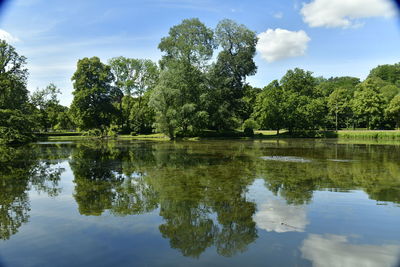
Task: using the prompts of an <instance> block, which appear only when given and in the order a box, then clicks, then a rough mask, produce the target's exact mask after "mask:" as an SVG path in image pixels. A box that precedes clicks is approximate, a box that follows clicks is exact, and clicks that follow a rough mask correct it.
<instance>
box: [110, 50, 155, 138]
mask: <svg viewBox="0 0 400 267" xmlns="http://www.w3.org/2000/svg"><path fill="white" fill-rule="evenodd" d="M109 64H110V66H111V71H112V72H113V74H114V76H115V85H116V86H117V87H118V88H120V89H121V91H122V92H123V93H124V99H122V102H123V103H122V104H121V109H122V117H123V118H122V119H123V121H124V122H125V125H126V128H127V130H128V131H131V130H132V129H131V120H133V124H134V125H136V126H135V127H134V129H133V130H135V131H137V132H141V128H143V127H142V126H140V125H142V124H143V122H141V115H143V110H142V109H143V108H146V107H145V106H144V105H143V104H142V97H143V95H144V94H145V93H146V92H147V91H149V90H150V89H152V88H154V86H155V85H156V83H157V79H158V75H159V70H158V67H157V65H156V64H155V63H154V62H153V61H151V60H148V59H134V58H125V57H116V58H112V59H111V60H110V61H109ZM132 97H135V98H137V100H138V101H136V102H137V107H136V109H135V110H136V115H135V116H134V117H132V116H131V114H132V104H133V103H132V102H134V101H133V100H132ZM137 125H139V126H137Z"/></svg>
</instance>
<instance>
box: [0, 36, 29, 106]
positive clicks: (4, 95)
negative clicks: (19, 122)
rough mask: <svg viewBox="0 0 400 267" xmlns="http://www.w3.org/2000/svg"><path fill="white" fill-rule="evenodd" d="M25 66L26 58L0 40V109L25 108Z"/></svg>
mask: <svg viewBox="0 0 400 267" xmlns="http://www.w3.org/2000/svg"><path fill="white" fill-rule="evenodd" d="M25 66H26V58H25V57H24V56H20V55H18V53H17V52H16V51H15V48H14V47H12V46H11V45H9V44H7V43H6V41H4V40H0V109H18V110H22V109H24V108H26V104H27V103H28V90H27V89H26V83H27V79H28V70H27V69H26V67H25Z"/></svg>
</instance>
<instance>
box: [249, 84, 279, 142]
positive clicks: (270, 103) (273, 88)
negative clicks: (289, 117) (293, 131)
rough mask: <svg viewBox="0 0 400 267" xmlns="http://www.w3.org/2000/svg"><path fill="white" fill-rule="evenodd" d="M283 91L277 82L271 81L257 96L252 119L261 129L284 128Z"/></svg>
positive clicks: (277, 131) (277, 129)
mask: <svg viewBox="0 0 400 267" xmlns="http://www.w3.org/2000/svg"><path fill="white" fill-rule="evenodd" d="M283 101H284V98H283V90H282V88H281V87H280V85H279V82H278V81H277V80H275V81H272V82H271V83H270V84H269V85H268V86H266V87H265V88H264V89H263V91H262V92H261V93H260V94H259V95H258V96H257V100H256V104H255V106H254V113H253V115H252V116H253V117H254V118H255V119H256V121H257V122H258V124H259V125H260V126H261V127H262V128H263V129H274V130H276V133H277V134H279V130H280V129H282V128H283V127H284V121H283V118H284V116H285V114H284V109H283Z"/></svg>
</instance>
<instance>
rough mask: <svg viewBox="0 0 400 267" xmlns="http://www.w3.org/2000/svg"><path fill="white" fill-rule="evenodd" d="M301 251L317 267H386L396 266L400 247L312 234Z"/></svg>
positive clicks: (338, 236) (343, 237)
mask: <svg viewBox="0 0 400 267" xmlns="http://www.w3.org/2000/svg"><path fill="white" fill-rule="evenodd" d="M300 251H301V252H302V256H303V258H305V259H308V260H310V261H312V263H313V266H315V267H318V266H324V267H338V266H341V267H353V266H364V267H375V266H376V267H378V266H379V267H384V266H396V263H398V260H399V259H398V256H399V255H400V246H399V245H365V244H364V245H363V244H351V243H349V240H348V238H347V237H346V236H342V235H316V234H310V235H309V236H308V238H307V239H306V240H305V241H304V242H303V245H302V247H301V248H300Z"/></svg>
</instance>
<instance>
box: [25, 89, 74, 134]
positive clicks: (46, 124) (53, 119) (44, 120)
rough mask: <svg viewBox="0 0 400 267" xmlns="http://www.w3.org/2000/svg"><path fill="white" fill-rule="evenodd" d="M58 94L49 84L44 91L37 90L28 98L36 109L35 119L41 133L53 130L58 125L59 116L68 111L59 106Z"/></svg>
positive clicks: (58, 90)
mask: <svg viewBox="0 0 400 267" xmlns="http://www.w3.org/2000/svg"><path fill="white" fill-rule="evenodd" d="M58 94H61V91H60V89H59V88H57V86H56V85H54V84H52V83H51V84H49V85H48V86H47V87H46V88H44V89H37V90H36V91H34V92H33V93H32V95H31V97H30V102H31V103H32V105H33V106H34V107H35V108H36V110H35V119H36V121H37V122H38V123H39V127H40V129H41V130H43V131H47V130H49V129H51V130H53V129H55V127H56V126H57V125H58V124H59V120H58V119H59V115H60V114H61V113H65V112H66V111H67V110H68V108H67V107H64V106H61V105H60V104H59V100H58V97H57V96H58ZM60 119H63V118H62V117H60Z"/></svg>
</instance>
